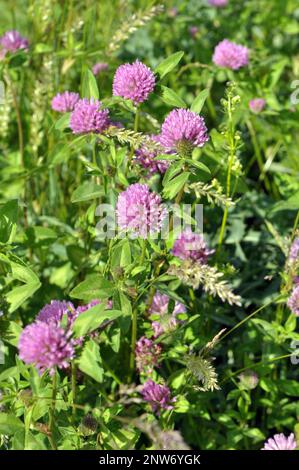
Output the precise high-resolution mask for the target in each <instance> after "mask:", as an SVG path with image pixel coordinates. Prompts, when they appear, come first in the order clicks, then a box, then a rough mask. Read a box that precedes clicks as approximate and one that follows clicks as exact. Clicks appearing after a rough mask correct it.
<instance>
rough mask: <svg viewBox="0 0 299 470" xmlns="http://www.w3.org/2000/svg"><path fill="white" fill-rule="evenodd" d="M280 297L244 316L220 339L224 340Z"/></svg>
mask: <svg viewBox="0 0 299 470" xmlns="http://www.w3.org/2000/svg"><path fill="white" fill-rule="evenodd" d="M279 299H280V296H278V297H276V299H274V300H270V301H269V302H267V303H266V304H265V305H262V306H261V307H259V308H258V309H257V310H255V311H254V312H252V313H251V314H250V315H248V316H247V317H245V318H243V320H241V321H240V322H239V323H237V324H236V325H235V326H234V327H233V328H231V329H230V330H229V331H227V333H225V334H224V335H222V336H221V338H220V340H219V342H220V341H222V340H223V339H224V338H226V337H227V336H228V335H230V334H231V333H232V332H233V331H235V330H237V329H238V328H239V327H240V326H242V325H243V324H244V323H246V322H247V321H248V320H250V319H251V318H252V317H253V316H254V315H256V314H257V313H259V312H261V311H262V310H264V308H266V307H269V305H271V304H272V303H273V302H277V301H278V300H279Z"/></svg>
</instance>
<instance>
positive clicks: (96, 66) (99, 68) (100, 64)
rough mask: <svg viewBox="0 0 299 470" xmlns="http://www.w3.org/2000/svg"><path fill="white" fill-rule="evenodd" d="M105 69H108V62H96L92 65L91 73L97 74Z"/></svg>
mask: <svg viewBox="0 0 299 470" xmlns="http://www.w3.org/2000/svg"><path fill="white" fill-rule="evenodd" d="M105 70H108V64H106V62H97V63H96V64H94V66H93V67H92V73H93V74H94V75H99V73H101V72H104V71H105Z"/></svg>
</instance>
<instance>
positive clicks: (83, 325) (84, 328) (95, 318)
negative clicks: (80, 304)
mask: <svg viewBox="0 0 299 470" xmlns="http://www.w3.org/2000/svg"><path fill="white" fill-rule="evenodd" d="M105 308H106V305H105V303H102V304H98V305H95V306H94V307H91V308H89V309H88V310H86V312H83V313H81V314H80V315H79V316H78V317H77V318H76V320H75V321H74V324H73V332H74V335H75V337H76V338H80V337H81V336H84V335H86V334H87V333H90V332H91V331H94V330H96V329H97V328H99V326H100V325H101V324H102V323H103V322H104V321H105V320H115V319H116V318H118V317H120V316H121V315H122V311H121V310H105Z"/></svg>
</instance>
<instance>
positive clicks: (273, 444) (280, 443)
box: [262, 433, 297, 450]
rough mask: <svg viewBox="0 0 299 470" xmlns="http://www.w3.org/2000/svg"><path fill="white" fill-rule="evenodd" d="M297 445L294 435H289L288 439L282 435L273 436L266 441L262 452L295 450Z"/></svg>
mask: <svg viewBox="0 0 299 470" xmlns="http://www.w3.org/2000/svg"><path fill="white" fill-rule="evenodd" d="M296 447H297V443H296V441H295V436H294V434H293V433H292V434H290V435H289V436H288V437H287V436H285V435H284V434H282V433H281V434H275V435H274V436H273V438H272V437H270V439H268V440H267V441H266V442H265V444H264V447H263V448H262V450H295V449H296Z"/></svg>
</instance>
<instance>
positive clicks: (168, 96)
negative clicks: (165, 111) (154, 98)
mask: <svg viewBox="0 0 299 470" xmlns="http://www.w3.org/2000/svg"><path fill="white" fill-rule="evenodd" d="M162 101H164V103H166V104H168V105H169V106H174V107H176V108H186V107H187V105H186V103H185V101H184V100H182V98H180V97H179V95H177V94H176V93H175V91H173V90H171V89H170V88H168V87H167V86H162Z"/></svg>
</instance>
